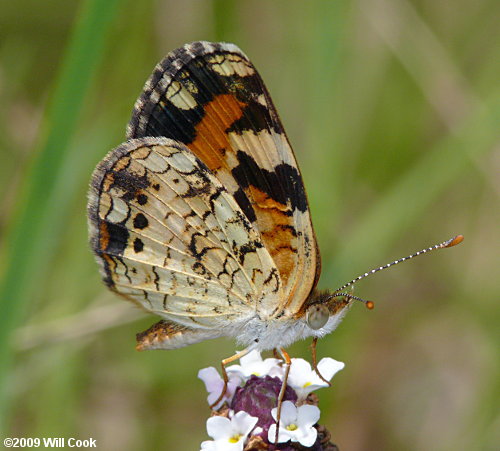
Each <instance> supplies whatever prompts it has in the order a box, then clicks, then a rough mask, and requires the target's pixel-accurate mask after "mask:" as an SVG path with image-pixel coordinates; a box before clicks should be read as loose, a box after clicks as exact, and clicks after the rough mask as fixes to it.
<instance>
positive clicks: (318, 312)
mask: <svg viewBox="0 0 500 451" xmlns="http://www.w3.org/2000/svg"><path fill="white" fill-rule="evenodd" d="M329 317H330V312H329V311H328V307H326V305H323V304H316V305H311V306H310V307H309V308H308V309H307V315H306V321H307V325H308V326H309V327H310V328H311V329H313V330H318V329H321V328H322V327H323V326H324V325H325V324H326V323H327V322H328V318H329Z"/></svg>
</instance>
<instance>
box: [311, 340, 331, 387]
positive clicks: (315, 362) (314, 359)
mask: <svg viewBox="0 0 500 451" xmlns="http://www.w3.org/2000/svg"><path fill="white" fill-rule="evenodd" d="M317 344H318V337H314V338H313V341H312V343H311V354H312V363H313V368H314V371H315V372H316V374H317V375H318V376H319V378H320V379H321V380H322V381H323V382H326V383H327V384H328V386H329V387H331V386H332V383H331V382H330V381H327V380H326V379H325V378H324V377H323V376H322V375H321V373H320V372H319V370H318V357H317V355H316V345H317Z"/></svg>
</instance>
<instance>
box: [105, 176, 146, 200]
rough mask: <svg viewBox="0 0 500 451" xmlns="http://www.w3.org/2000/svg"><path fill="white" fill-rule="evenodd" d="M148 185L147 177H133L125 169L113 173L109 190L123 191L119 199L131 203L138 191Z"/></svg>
mask: <svg viewBox="0 0 500 451" xmlns="http://www.w3.org/2000/svg"><path fill="white" fill-rule="evenodd" d="M149 185H150V183H149V180H148V177H147V175H146V174H144V175H134V174H131V173H130V172H128V171H127V170H126V169H121V170H119V171H116V172H114V171H113V183H112V185H111V188H118V189H120V190H121V191H124V194H123V195H122V196H121V198H122V199H123V200H124V201H126V202H128V201H131V200H132V199H133V198H134V197H136V194H137V192H138V191H140V190H144V189H146V188H148V187H149Z"/></svg>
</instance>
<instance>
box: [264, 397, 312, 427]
mask: <svg viewBox="0 0 500 451" xmlns="http://www.w3.org/2000/svg"><path fill="white" fill-rule="evenodd" d="M273 410H274V409H273ZM318 410H319V409H318ZM273 417H274V415H273ZM275 419H276V418H275ZM296 422H297V407H295V404H294V403H293V402H292V401H285V402H283V404H281V418H280V423H281V424H283V426H287V425H289V424H292V423H296Z"/></svg>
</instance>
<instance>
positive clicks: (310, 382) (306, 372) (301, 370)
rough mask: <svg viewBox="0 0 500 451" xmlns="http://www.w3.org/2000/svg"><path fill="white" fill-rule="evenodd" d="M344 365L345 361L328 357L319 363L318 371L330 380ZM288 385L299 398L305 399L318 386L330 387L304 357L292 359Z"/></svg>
mask: <svg viewBox="0 0 500 451" xmlns="http://www.w3.org/2000/svg"><path fill="white" fill-rule="evenodd" d="M344 366H345V364H344V363H343V362H339V361H337V360H334V359H331V358H330V357H326V358H324V359H321V361H320V362H319V363H318V371H319V372H320V374H321V375H322V376H323V377H324V378H325V379H326V380H328V381H329V380H330V379H331V378H332V377H333V376H334V375H335V374H336V373H337V372H338V371H340V370H341V369H342V368H344ZM288 385H289V386H290V387H292V388H293V389H294V390H295V392H296V393H297V396H298V398H299V400H303V399H305V398H306V397H307V395H308V394H309V393H311V392H313V391H314V390H317V389H318V388H321V387H328V384H327V383H326V382H325V381H324V380H323V379H321V378H320V377H319V376H318V374H317V373H316V371H314V370H313V369H312V368H311V365H310V364H309V362H307V361H305V360H304V359H292V365H291V367H290V373H289V375H288Z"/></svg>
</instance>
